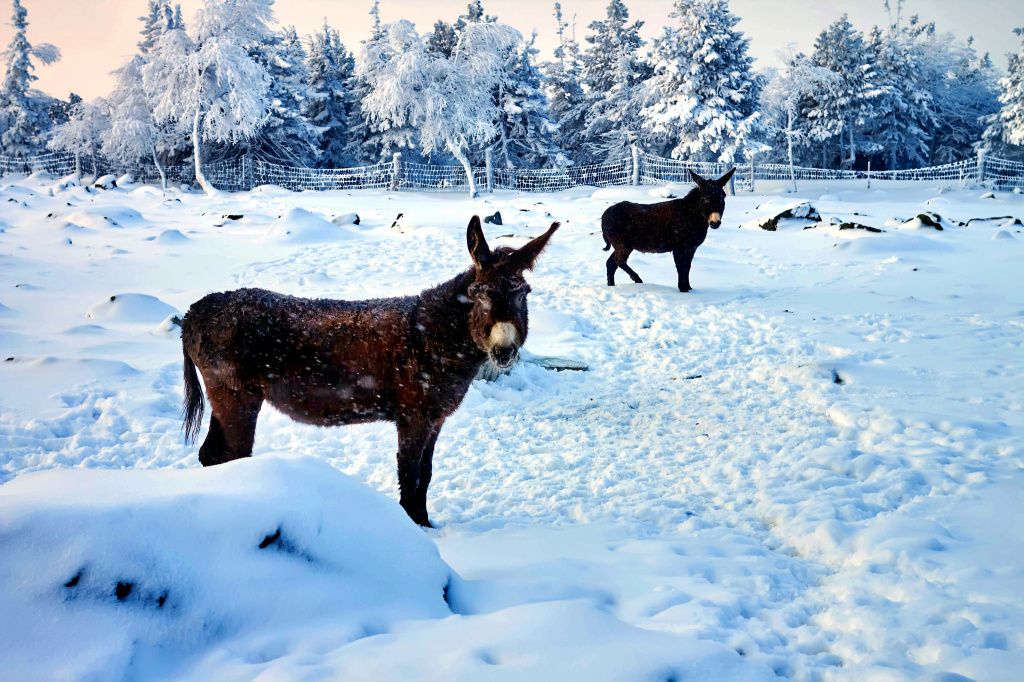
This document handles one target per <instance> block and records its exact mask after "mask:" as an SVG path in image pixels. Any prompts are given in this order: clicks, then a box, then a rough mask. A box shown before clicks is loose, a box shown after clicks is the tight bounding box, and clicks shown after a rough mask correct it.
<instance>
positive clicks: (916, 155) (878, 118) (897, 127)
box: [865, 17, 935, 168]
mask: <svg viewBox="0 0 1024 682" xmlns="http://www.w3.org/2000/svg"><path fill="white" fill-rule="evenodd" d="M928 30H929V28H928V27H919V26H918V23H917V18H916V17H914V18H912V19H911V25H910V26H909V27H907V28H900V27H898V26H892V27H890V30H889V31H888V33H887V34H885V33H883V32H882V31H881V30H879V29H878V28H877V27H876V28H875V29H874V30H873V31H872V32H871V37H870V40H869V50H870V52H871V53H872V54H873V56H874V71H875V74H876V81H875V83H876V87H877V91H878V93H879V94H878V96H877V97H875V98H874V99H873V102H872V115H871V118H870V120H867V121H865V123H866V126H865V128H866V135H867V136H868V137H869V138H870V140H871V142H872V143H873V144H875V145H878V146H879V147H880V148H881V149H880V154H881V156H882V157H883V158H884V160H885V167H886V168H908V167H916V166H923V165H925V164H926V163H927V160H928V157H929V152H930V149H929V141H930V139H931V130H932V129H933V128H934V127H935V117H934V115H933V114H932V106H933V101H932V93H931V91H930V90H929V89H928V83H927V79H928V74H927V71H926V63H925V62H924V59H923V58H922V50H921V45H920V44H919V43H918V35H919V32H924V31H928ZM931 30H932V31H934V26H932V27H931Z"/></svg>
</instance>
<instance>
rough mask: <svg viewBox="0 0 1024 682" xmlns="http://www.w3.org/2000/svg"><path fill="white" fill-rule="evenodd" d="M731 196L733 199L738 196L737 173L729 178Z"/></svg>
mask: <svg viewBox="0 0 1024 682" xmlns="http://www.w3.org/2000/svg"><path fill="white" fill-rule="evenodd" d="M719 168H722V166H719ZM729 196H731V197H734V196H736V174H735V173H733V174H732V177H731V178H729Z"/></svg>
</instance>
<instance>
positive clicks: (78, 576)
mask: <svg viewBox="0 0 1024 682" xmlns="http://www.w3.org/2000/svg"><path fill="white" fill-rule="evenodd" d="M81 579H82V571H78V573H75V575H73V576H72V577H71V580H69V581H67V582H66V583H64V587H67V588H68V589H71V588H72V587H74V586H76V585H77V584H78V583H79V581H80V580H81Z"/></svg>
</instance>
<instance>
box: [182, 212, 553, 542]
mask: <svg viewBox="0 0 1024 682" xmlns="http://www.w3.org/2000/svg"><path fill="white" fill-rule="evenodd" d="M557 229H558V223H557V222H556V223H553V224H552V225H551V228H550V229H548V231H547V232H545V233H544V234H542V235H541V236H539V237H536V238H535V239H533V240H531V241H530V242H529V243H527V244H526V245H525V246H523V247H521V248H519V249H511V248H507V247H499V248H497V249H494V250H493V251H492V250H491V248H490V247H489V246H488V245H487V240H486V239H485V238H484V233H483V230H482V229H481V226H480V218H479V217H477V216H474V217H473V219H472V220H471V221H470V222H469V227H468V230H467V233H466V239H467V243H468V246H469V253H470V256H471V257H472V259H473V266H472V267H471V268H470V269H468V270H466V271H465V272H463V273H462V274H460V275H458V276H456V277H455V278H454V279H452V280H449V281H447V282H445V283H443V284H440V285H438V286H435V287H433V288H431V289H427V290H425V291H423V292H422V293H420V294H419V295H418V296H404V297H399V298H383V299H374V300H365V301H340V300H331V299H307V298H296V297H294V296H285V295H283V294H277V293H274V292H271V291H265V290H262V289H238V290H237V291H229V292H225V293H217V294H210V295H209V296H206V297H204V298H202V299H200V300H199V301H197V302H195V303H193V304H192V306H191V307H190V308H189V310H188V313H187V314H186V315H185V317H184V319H183V320H182V324H181V342H182V351H183V353H184V356H185V362H184V375H185V405H184V418H185V424H184V431H185V438H186V441H187V442H189V443H191V442H194V441H195V438H196V436H197V435H198V432H199V428H200V426H201V424H202V418H203V394H202V388H201V386H200V384H199V379H198V377H197V376H196V368H197V367H198V368H199V371H200V372H201V373H202V375H203V382H204V383H205V384H206V394H207V396H208V397H209V400H210V406H211V408H212V416H211V417H210V429H209V432H208V434H207V436H206V440H205V442H204V443H203V445H202V447H201V448H200V449H199V461H200V462H201V463H202V464H203V466H209V465H213V464H220V463H222V462H227V461H230V460H233V459H238V458H240V457H248V456H250V455H251V454H252V446H253V438H254V435H255V431H256V417H257V415H258V414H259V411H260V407H261V406H262V405H263V401H267V402H269V403H270V404H271V405H273V406H274V407H276V408H277V409H279V410H280V411H282V412H284V413H285V414H287V415H288V416H290V417H292V418H293V419H295V420H297V421H300V422H303V423H307V424H316V425H318V426H333V425H339V424H359V423H366V422H374V421H390V422H394V423H395V425H396V427H397V429H398V486H399V489H400V491H401V492H400V503H401V505H402V508H403V509H405V511H406V513H407V514H408V515H409V517H410V518H411V519H412V520H413V521H415V522H416V523H418V524H420V525H421V526H426V527H430V526H431V524H430V519H429V517H428V515H427V487H428V486H429V485H430V476H431V470H432V460H433V456H434V445H435V444H436V443H437V436H438V434H439V433H440V431H441V426H442V425H443V424H444V421H445V419H446V418H448V416H449V415H451V414H452V413H453V412H455V410H456V409H457V408H458V407H459V404H460V403H461V402H462V399H463V397H464V396H465V395H466V391H467V390H468V389H469V385H470V383H471V382H472V381H473V378H474V377H475V376H476V374H477V371H478V370H479V369H480V366H481V365H482V364H483V363H484V361H485V360H486V359H487V358H488V357H490V359H491V361H493V362H494V363H495V364H496V365H498V366H499V367H500V368H503V369H504V368H508V367H510V366H511V365H512V363H514V362H515V360H516V357H517V356H518V352H519V348H520V347H521V346H522V345H523V342H524V341H525V340H526V334H527V329H528V318H527V308H526V295H527V294H528V293H529V292H530V286H529V285H528V284H527V283H526V280H525V279H524V278H523V272H524V271H525V270H532V269H533V266H534V263H535V261H536V260H537V257H538V256H539V255H540V253H541V251H543V250H544V247H545V246H547V243H548V240H549V239H551V235H553V234H554V233H555V230H557Z"/></svg>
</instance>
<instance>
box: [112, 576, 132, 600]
mask: <svg viewBox="0 0 1024 682" xmlns="http://www.w3.org/2000/svg"><path fill="white" fill-rule="evenodd" d="M134 588H135V583H129V582H124V581H118V583H117V585H115V586H114V596H115V597H116V598H117V601H124V600H125V599H127V598H128V595H130V594H131V593H132V590H133V589H134Z"/></svg>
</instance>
